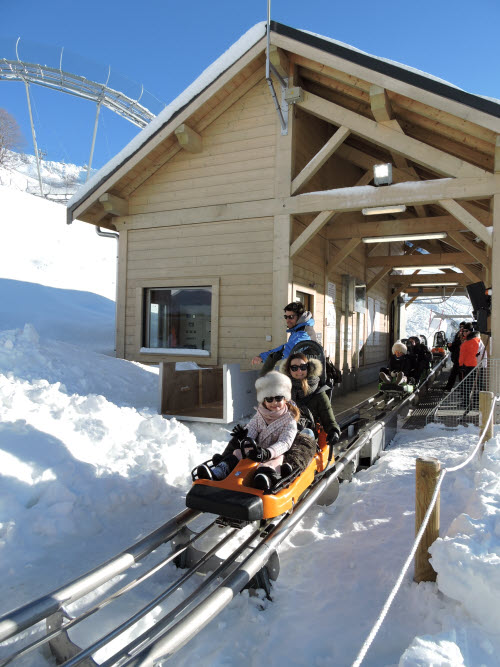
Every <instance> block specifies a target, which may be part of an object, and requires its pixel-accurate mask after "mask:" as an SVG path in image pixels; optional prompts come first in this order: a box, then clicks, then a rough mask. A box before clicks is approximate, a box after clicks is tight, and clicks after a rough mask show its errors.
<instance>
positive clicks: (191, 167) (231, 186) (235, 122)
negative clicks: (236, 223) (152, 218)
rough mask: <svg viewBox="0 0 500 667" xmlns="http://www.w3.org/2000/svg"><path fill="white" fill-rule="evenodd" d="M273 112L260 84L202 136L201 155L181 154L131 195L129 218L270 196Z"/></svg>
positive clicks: (264, 85)
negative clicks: (141, 214)
mask: <svg viewBox="0 0 500 667" xmlns="http://www.w3.org/2000/svg"><path fill="white" fill-rule="evenodd" d="M275 123H276V111H275V109H274V107H273V104H272V100H271V96H270V94H269V90H268V86H267V83H266V82H265V80H263V81H262V82H261V83H259V84H257V85H256V86H254V87H253V88H252V89H251V90H250V91H249V92H248V93H247V94H246V95H244V96H243V97H242V98H241V99H240V100H239V101H238V102H236V103H235V104H234V105H233V106H232V107H230V108H229V109H228V110H227V111H226V112H225V113H223V114H222V115H221V116H220V117H219V118H217V120H215V121H214V122H213V123H212V124H211V125H209V126H208V127H207V128H206V129H205V130H204V131H203V132H202V135H201V136H202V141H203V150H202V151H201V152H200V153H189V152H188V151H185V150H182V151H180V152H179V153H178V154H177V155H175V156H174V157H173V158H172V159H171V160H169V162H167V163H166V164H165V165H164V166H163V167H161V168H160V169H159V170H158V171H157V172H156V173H155V174H154V175H153V176H151V178H149V179H148V180H147V181H146V182H145V183H144V184H143V185H142V186H141V187H140V188H138V189H137V191H136V192H135V193H134V194H133V195H132V196H131V198H130V204H129V210H130V213H131V214H135V213H148V212H158V211H170V210H175V209H182V208H192V207H197V206H208V205H211V204H223V203H224V204H225V203H232V202H242V201H252V200H255V199H267V198H270V199H271V198H273V197H274V160H275V158H274V156H275V150H276V132H275Z"/></svg>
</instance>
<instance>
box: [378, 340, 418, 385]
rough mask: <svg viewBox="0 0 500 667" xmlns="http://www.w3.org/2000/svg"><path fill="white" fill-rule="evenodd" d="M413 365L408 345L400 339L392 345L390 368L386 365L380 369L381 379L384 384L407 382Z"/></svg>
mask: <svg viewBox="0 0 500 667" xmlns="http://www.w3.org/2000/svg"><path fill="white" fill-rule="evenodd" d="M411 365H412V364H411V359H410V357H409V355H408V351H407V349H406V345H405V344H404V343H402V342H401V341H400V340H398V341H396V342H395V343H394V345H393V346H392V355H391V358H390V360H389V368H387V367H384V368H381V369H380V374H379V379H380V381H381V382H383V383H384V384H395V385H403V384H406V383H407V382H408V376H409V373H410V371H411Z"/></svg>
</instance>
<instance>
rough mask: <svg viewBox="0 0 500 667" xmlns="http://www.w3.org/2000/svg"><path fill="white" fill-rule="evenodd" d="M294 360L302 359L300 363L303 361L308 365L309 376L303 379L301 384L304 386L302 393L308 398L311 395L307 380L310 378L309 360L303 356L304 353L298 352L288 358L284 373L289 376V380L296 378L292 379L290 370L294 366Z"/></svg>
mask: <svg viewBox="0 0 500 667" xmlns="http://www.w3.org/2000/svg"><path fill="white" fill-rule="evenodd" d="M294 359H300V361H301V362H302V363H306V364H307V375H306V376H305V378H303V379H302V380H301V384H302V386H301V389H302V392H303V394H304V396H307V394H308V393H309V383H308V382H307V378H308V376H309V359H308V358H307V357H306V355H305V354H302V352H297V353H296V354H294V355H293V356H290V357H288V358H287V360H286V362H285V367H284V369H283V372H284V373H285V375H288V377H289V378H292V379H294V378H293V377H292V371H291V370H290V366H291V365H292V361H293V360H294Z"/></svg>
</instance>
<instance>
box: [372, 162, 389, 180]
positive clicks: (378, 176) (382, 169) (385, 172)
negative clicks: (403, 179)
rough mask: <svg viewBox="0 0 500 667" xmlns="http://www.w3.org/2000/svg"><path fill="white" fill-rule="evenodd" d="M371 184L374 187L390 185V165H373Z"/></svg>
mask: <svg viewBox="0 0 500 667" xmlns="http://www.w3.org/2000/svg"><path fill="white" fill-rule="evenodd" d="M373 183H374V185H390V184H391V183H392V164H391V163H390V162H388V163H387V164H374V165H373Z"/></svg>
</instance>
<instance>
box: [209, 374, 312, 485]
mask: <svg viewBox="0 0 500 667" xmlns="http://www.w3.org/2000/svg"><path fill="white" fill-rule="evenodd" d="M255 389H256V390H257V401H258V406H257V407H256V410H257V414H256V415H255V416H254V417H252V419H251V420H250V421H249V422H248V424H247V425H246V427H242V426H239V425H238V426H236V427H235V428H234V429H233V431H232V432H231V434H232V436H233V437H232V438H231V440H230V441H229V443H228V445H227V447H226V449H225V450H224V451H223V453H222V454H215V455H214V456H213V457H212V461H213V462H214V464H215V465H214V466H209V465H207V464H203V465H201V466H198V469H197V474H198V477H199V478H200V479H215V480H220V479H224V478H225V477H227V476H228V475H229V473H230V472H231V471H232V470H233V469H234V468H235V467H236V465H237V464H238V462H239V461H240V460H241V459H242V458H243V457H244V456H247V457H248V458H250V459H252V460H253V461H258V463H259V467H258V469H257V473H256V475H255V477H254V486H255V487H256V488H257V489H264V490H266V489H270V488H271V487H272V486H273V485H274V484H276V482H277V481H278V480H279V479H280V473H281V464H282V463H283V454H284V453H285V452H286V451H287V450H288V449H290V447H291V446H292V443H293V441H294V439H295V435H296V434H297V421H298V419H299V416H300V411H299V409H298V408H297V406H296V405H294V404H293V403H291V402H290V399H291V390H292V383H291V380H290V378H288V377H287V376H286V375H283V374H282V373H279V372H278V371H271V372H270V373H267V374H266V375H264V376H262V377H260V378H258V380H257V382H256V383H255ZM247 438H252V439H253V440H255V442H256V443H257V447H256V448H254V447H250V446H249V445H248V443H247V444H246V439H247Z"/></svg>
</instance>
